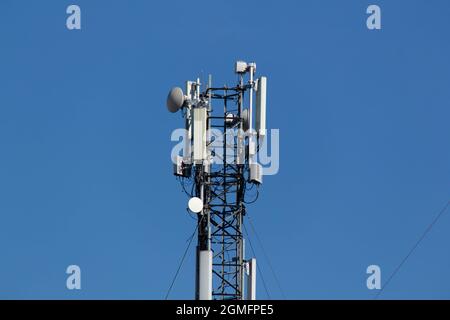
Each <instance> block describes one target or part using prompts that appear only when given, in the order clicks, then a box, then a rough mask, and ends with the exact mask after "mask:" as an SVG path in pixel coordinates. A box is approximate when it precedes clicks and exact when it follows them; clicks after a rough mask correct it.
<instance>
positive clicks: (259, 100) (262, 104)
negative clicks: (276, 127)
mask: <svg viewBox="0 0 450 320" xmlns="http://www.w3.org/2000/svg"><path fill="white" fill-rule="evenodd" d="M266 95H267V78H266V77H261V78H259V79H258V86H257V90H256V126H255V129H256V132H257V133H258V134H259V136H260V137H264V136H265V135H266Z"/></svg>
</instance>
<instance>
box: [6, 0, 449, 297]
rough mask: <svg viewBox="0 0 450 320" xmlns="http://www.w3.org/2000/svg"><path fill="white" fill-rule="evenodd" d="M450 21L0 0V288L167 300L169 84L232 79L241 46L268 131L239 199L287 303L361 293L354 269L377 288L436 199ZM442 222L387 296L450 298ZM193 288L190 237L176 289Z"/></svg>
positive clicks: (399, 6)
mask: <svg viewBox="0 0 450 320" xmlns="http://www.w3.org/2000/svg"><path fill="white" fill-rule="evenodd" d="M72 3H75V4H78V5H79V6H80V7H81V10H82V30H81V31H69V30H67V29H66V26H65V20H66V17H67V15H66V13H65V11H66V8H67V6H68V5H70V4H72ZM373 3H374V4H378V5H379V6H380V7H381V10H382V29H381V30H379V31H369V30H368V29H367V28H366V23H365V20H366V17H367V15H366V13H365V11H366V8H367V6H368V5H369V4H373ZM449 14H450V3H449V2H448V1H444V0H441V1H438V0H436V1H432V2H430V1H424V0H423V1H419V0H416V1H406V0H402V1H356V0H354V1H343V0H341V1H335V0H329V1H325V0H323V1H316V0H310V1H271V2H269V1H267V2H266V1H160V2H158V3H157V2H155V1H143V0H141V1H137V0H136V1H123V0H122V1H106V0H97V1H85V0H77V1H73V2H69V1H61V0H58V1H50V0H48V1H17V0H14V1H12V0H2V1H1V2H0V41H1V42H0V43H1V44H0V257H1V258H0V298H3V299H5V298H6V299H11V298H26V299H49V298H53V299H80V298H84V299H108V298H110V299H131V298H133V299H161V298H164V295H165V293H166V291H167V289H168V287H169V285H170V282H171V280H172V277H173V275H174V273H175V271H176V268H177V265H178V263H179V260H180V257H181V255H182V253H183V251H184V249H185V247H186V240H187V239H188V237H189V236H190V235H191V233H192V232H193V230H194V228H195V222H194V221H193V220H192V219H191V218H190V217H189V216H188V215H187V214H186V211H185V207H186V203H187V199H186V196H185V195H184V194H183V193H182V191H181V189H180V187H179V184H178V182H177V181H176V180H175V179H174V178H173V176H172V174H171V163H170V150H171V148H172V146H173V143H172V142H171V141H170V133H171V131H172V130H173V129H174V128H176V127H178V126H180V124H181V117H180V115H173V114H169V113H168V112H167V110H166V107H165V99H166V95H167V92H168V90H169V89H170V87H172V86H174V85H182V84H183V82H184V81H185V80H187V79H191V78H195V77H197V76H201V77H203V76H206V75H207V74H208V73H212V74H213V77H214V83H215V84H224V83H228V84H233V82H234V81H235V76H234V75H233V73H232V72H233V63H234V61H235V60H237V59H243V60H248V61H256V62H257V66H258V73H259V74H263V75H267V76H268V77H269V89H268V90H269V91H268V117H269V118H268V126H269V127H270V128H279V129H280V140H281V146H280V148H281V150H280V172H279V174H277V175H275V176H270V177H266V178H265V180H264V182H265V183H264V185H263V186H262V188H261V193H260V197H259V200H258V202H257V203H255V204H253V205H250V206H249V208H248V211H249V214H250V216H251V218H252V221H253V224H254V225H255V227H256V229H257V231H258V233H259V236H260V238H261V240H262V242H263V245H264V248H265V251H266V252H267V253H268V255H269V256H270V259H271V263H272V265H273V267H274V269H275V270H276V272H277V275H278V278H279V280H280V284H281V287H282V289H283V291H284V293H285V296H286V297H287V298H290V299H314V298H319V299H348V298H352V299H371V298H373V297H374V295H375V294H376V292H375V291H370V290H368V289H367V287H366V278H367V275H366V273H365V272H366V268H367V266H368V265H371V264H377V265H379V266H380V267H381V270H382V282H385V281H386V280H387V278H388V277H389V275H390V274H391V273H392V272H393V271H394V269H395V268H396V267H397V265H398V264H399V263H400V262H401V260H402V259H403V257H404V256H405V255H406V254H407V253H408V251H409V250H410V248H411V247H412V246H413V245H414V243H415V242H416V241H417V240H418V239H419V237H420V235H421V234H422V233H423V231H424V230H425V228H426V227H427V226H428V225H429V223H430V222H431V221H432V220H433V219H434V217H435V216H436V215H437V213H438V212H439V210H440V209H441V208H442V207H443V206H444V205H445V204H446V203H447V201H448V200H449V198H450V193H449V191H450V147H449V140H450V139H449V138H450V122H449V119H450V105H449V101H450V90H449V84H450V59H449V57H450V41H449V31H450V20H449V19H448V16H449ZM449 228H450V212H447V213H446V214H444V215H443V216H442V218H441V219H440V220H439V221H438V223H437V224H436V225H435V226H434V227H433V229H432V230H431V232H430V233H429V234H428V235H427V237H426V238H425V239H424V240H423V241H422V243H421V244H420V245H419V246H418V248H417V249H416V250H415V252H414V253H413V255H412V256H411V257H410V258H409V260H408V261H407V262H406V263H405V264H404V265H403V267H402V268H401V269H400V271H399V272H398V273H397V275H396V276H395V277H394V278H393V279H392V281H391V283H390V284H389V286H388V287H386V288H385V290H384V291H383V293H382V295H381V298H386V299H400V298H401V299H405V298H412V299H419V298H424V299H430V298H437V299H443V298H445V299H449V298H450V273H449V270H450V255H449V253H448V252H449V251H448V244H449V243H450V233H449V232H448V230H449ZM251 236H252V235H251ZM254 238H255V237H254V236H253V239H254ZM253 239H252V240H253ZM253 243H254V246H255V247H256V254H257V257H258V261H259V264H260V266H261V269H262V271H263V274H264V279H265V281H266V283H267V287H268V289H269V293H270V295H271V298H282V297H283V296H282V295H281V293H280V290H278V286H277V284H276V281H275V280H274V278H273V277H272V274H271V272H270V268H269V266H268V263H267V261H266V260H265V259H264V255H263V253H262V250H261V248H260V247H258V245H257V242H256V240H253ZM249 256H250V252H249ZM70 264H77V265H79V266H80V267H81V270H82V290H80V291H69V290H67V289H66V286H65V284H66V277H67V275H66V274H65V269H66V267H67V266H68V265H70ZM193 291H194V260H193V251H192V250H191V254H190V255H188V258H187V260H186V261H185V264H184V267H183V269H182V271H181V273H180V276H179V278H178V280H177V282H176V283H175V286H174V289H173V291H172V293H171V296H170V298H187V299H191V298H193V295H194V292H193ZM258 297H259V298H266V297H267V296H266V294H265V291H264V289H263V286H262V282H261V281H259V283H258Z"/></svg>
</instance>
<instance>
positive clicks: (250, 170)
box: [167, 62, 266, 300]
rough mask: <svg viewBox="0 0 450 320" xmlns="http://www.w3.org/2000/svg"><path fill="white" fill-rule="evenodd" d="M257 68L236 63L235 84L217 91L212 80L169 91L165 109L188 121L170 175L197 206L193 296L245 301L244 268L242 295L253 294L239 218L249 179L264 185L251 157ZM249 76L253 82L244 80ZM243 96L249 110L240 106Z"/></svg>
mask: <svg viewBox="0 0 450 320" xmlns="http://www.w3.org/2000/svg"><path fill="white" fill-rule="evenodd" d="M255 69H256V65H255V64H248V65H247V64H246V63H244V62H238V63H237V64H236V73H238V75H239V80H238V84H237V85H236V86H234V87H227V86H224V87H217V88H214V87H211V79H210V80H209V84H208V86H207V88H206V90H205V91H204V92H201V91H200V81H199V80H197V81H196V82H193V81H188V82H187V85H186V92H187V95H184V94H183V93H182V91H181V89H179V88H175V89H172V91H171V92H170V93H169V97H168V104H167V105H168V108H169V110H170V111H171V112H176V111H178V110H179V109H184V110H185V112H184V117H185V120H186V136H185V138H186V141H185V148H184V150H183V151H184V152H183V157H181V156H177V159H173V160H174V163H175V164H174V174H175V175H176V176H178V177H179V179H180V181H181V183H182V185H183V189H184V190H185V191H186V183H190V187H191V190H192V191H191V192H188V191H186V193H187V194H188V195H189V196H190V197H191V200H193V203H194V202H195V201H197V202H199V204H198V208H196V205H193V204H191V201H190V203H189V208H190V209H191V211H192V212H194V213H196V214H197V221H198V226H197V228H198V230H197V233H198V239H197V257H196V299H231V300H240V299H244V278H245V274H246V273H247V274H248V275H249V280H250V281H249V288H247V296H248V297H249V298H252V297H253V299H254V290H255V276H256V275H255V273H256V267H255V265H256V262H255V260H254V259H252V260H250V261H246V260H245V255H244V236H243V219H244V216H245V210H246V208H245V192H246V189H247V184H251V185H252V186H254V185H256V188H257V187H258V186H259V184H260V183H261V182H262V174H261V173H262V170H261V166H260V165H258V164H257V163H253V162H252V161H251V160H252V157H253V156H254V155H255V154H256V152H257V142H258V141H259V140H260V139H261V137H260V135H259V132H263V133H264V134H265V83H266V82H265V78H264V79H263V80H264V82H263V84H262V85H260V91H262V90H261V87H262V86H264V88H263V89H264V92H263V93H264V97H263V99H264V100H262V99H261V98H260V97H259V96H258V95H257V98H259V99H257V104H256V107H257V114H259V115H260V119H257V126H256V129H257V130H256V132H255V133H254V132H253V131H252V130H251V129H252V121H251V118H252V96H253V91H254V90H257V89H258V81H253V73H254V72H255ZM246 73H249V74H250V80H249V81H248V82H247V83H244V75H245V74H246ZM180 91H181V92H180ZM246 94H248V97H247V98H248V100H249V102H248V103H249V108H248V109H245V108H244V103H245V98H246V97H245V95H246ZM261 101H263V102H261ZM262 109H264V110H263V112H261V110H262ZM261 114H262V117H264V119H262V118H261ZM258 120H259V121H258ZM262 120H263V121H262ZM248 129H250V130H248ZM261 130H263V131H261ZM253 141H256V142H255V143H252V142H253ZM252 148H253V151H252ZM212 158H215V161H211V159H212ZM194 200H195V201H194Z"/></svg>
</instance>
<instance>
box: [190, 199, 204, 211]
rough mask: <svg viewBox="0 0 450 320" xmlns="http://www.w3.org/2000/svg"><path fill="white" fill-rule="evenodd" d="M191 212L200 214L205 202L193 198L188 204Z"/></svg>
mask: <svg viewBox="0 0 450 320" xmlns="http://www.w3.org/2000/svg"><path fill="white" fill-rule="evenodd" d="M188 207H189V210H191V211H192V212H194V213H199V212H200V211H202V210H203V201H202V199H200V198H197V197H192V198H191V199H189V202H188Z"/></svg>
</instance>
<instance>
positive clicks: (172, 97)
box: [167, 87, 184, 113]
mask: <svg viewBox="0 0 450 320" xmlns="http://www.w3.org/2000/svg"><path fill="white" fill-rule="evenodd" d="M183 104H184V93H183V90H182V89H181V88H180V87H175V88H172V89H171V90H170V92H169V95H168V96H167V109H169V111H170V112H172V113H175V112H177V111H178V110H180V108H181V107H182V106H183Z"/></svg>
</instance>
